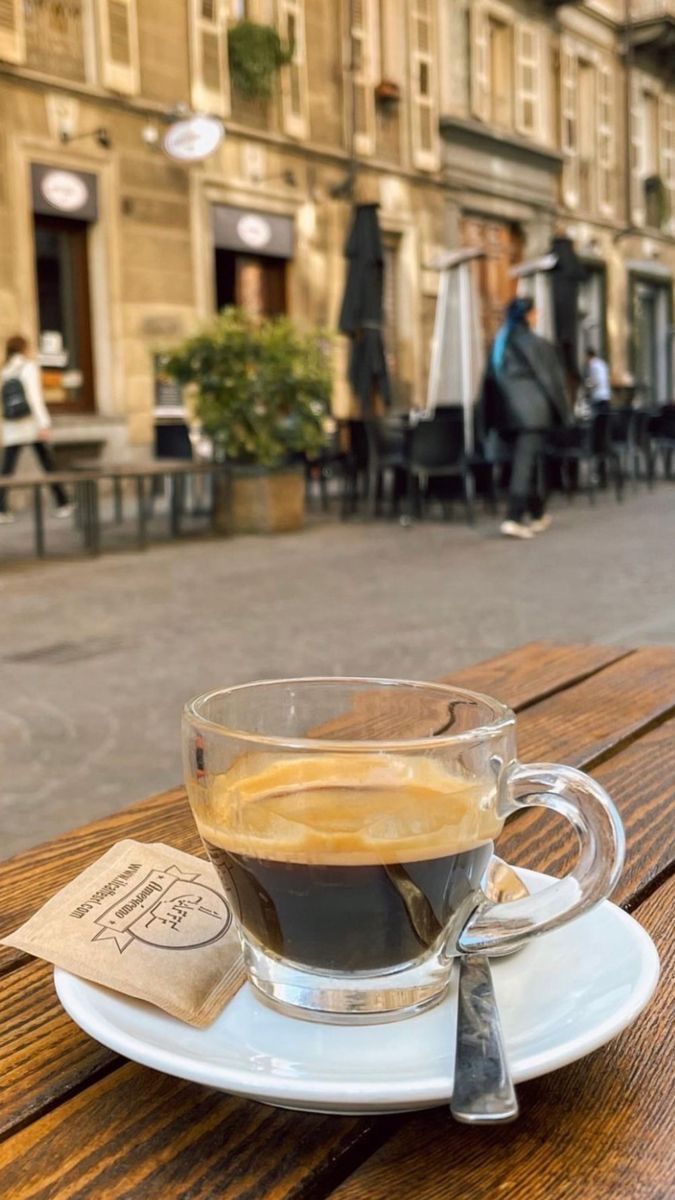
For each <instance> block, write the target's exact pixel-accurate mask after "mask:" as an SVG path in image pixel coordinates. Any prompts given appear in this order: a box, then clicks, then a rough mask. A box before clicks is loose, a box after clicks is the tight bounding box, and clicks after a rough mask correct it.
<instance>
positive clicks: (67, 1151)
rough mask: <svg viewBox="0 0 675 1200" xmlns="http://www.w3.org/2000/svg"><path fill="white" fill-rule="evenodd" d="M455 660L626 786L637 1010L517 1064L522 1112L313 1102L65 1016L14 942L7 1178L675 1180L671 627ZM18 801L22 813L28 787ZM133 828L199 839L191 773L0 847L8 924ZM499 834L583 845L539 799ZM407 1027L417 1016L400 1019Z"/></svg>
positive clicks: (500, 1185)
mask: <svg viewBox="0 0 675 1200" xmlns="http://www.w3.org/2000/svg"><path fill="white" fill-rule="evenodd" d="M452 680H453V682H456V683H458V684H461V685H464V686H467V687H475V688H477V689H478V690H481V691H486V692H489V693H492V694H493V695H495V696H497V697H499V698H500V699H501V700H504V701H506V702H507V703H509V704H510V705H512V706H513V707H514V708H515V709H516V710H517V711H518V713H519V714H520V715H519V721H518V724H519V752H520V756H521V757H522V758H523V759H524V760H525V761H528V760H529V761H537V760H542V759H550V760H554V761H555V760H558V761H560V762H567V763H571V764H573V765H575V766H578V767H582V768H583V769H585V770H587V771H590V772H591V773H592V774H593V775H594V776H595V778H596V779H598V780H599V781H600V782H601V783H602V784H603V785H604V786H605V787H606V788H607V789H608V791H609V792H610V793H611V795H612V796H613V797H614V799H615V801H616V803H617V805H618V807H619V809H620V812H621V815H622V817H623V820H624V824H625V827H626V835H627V844H628V852H627V858H626V866H625V869H624V873H623V877H622V879H621V881H620V883H619V885H618V888H617V890H616V892H615V895H614V899H615V901H616V903H618V904H620V905H621V906H622V907H623V908H624V909H626V910H627V911H628V912H630V913H632V914H633V915H634V916H635V917H636V918H637V920H638V921H639V922H640V923H641V924H642V925H643V926H644V927H645V928H646V929H647V930H648V931H649V932H650V934H651V935H652V937H653V938H654V940H655V942H656V944H657V946H658V948H659V952H660V954H661V959H662V978H661V982H660V984H659V987H658V989H657V992H656V995H655V997H654V999H653V1001H652V1003H651V1005H650V1006H649V1007H648V1008H647V1009H646V1011H645V1012H643V1013H642V1015H641V1016H640V1017H639V1018H638V1020H637V1022H636V1023H635V1024H634V1025H633V1026H632V1027H631V1028H630V1029H628V1030H626V1031H625V1032H624V1033H623V1034H621V1035H620V1036H619V1037H617V1038H616V1039H615V1040H614V1041H612V1042H610V1043H609V1044H608V1045H606V1046H603V1047H602V1048H601V1049H599V1050H597V1051H595V1053H593V1054H591V1055H590V1056H589V1057H587V1058H584V1059H581V1060H580V1061H579V1062H576V1063H573V1064H572V1065H570V1066H567V1067H565V1068H563V1069H561V1070H558V1071H556V1072H555V1073H553V1074H550V1075H547V1076H544V1077H543V1078H540V1079H535V1080H531V1081H530V1082H528V1083H524V1084H521V1085H519V1088H518V1093H519V1098H520V1104H521V1116H520V1119H519V1120H518V1121H517V1122H516V1123H514V1124H512V1125H507V1126H503V1127H501V1128H500V1127H491V1128H482V1129H477V1128H470V1127H467V1126H463V1125H457V1124H454V1123H453V1121H452V1119H451V1117H450V1115H449V1112H448V1109H447V1106H443V1107H440V1108H437V1109H433V1110H429V1111H423V1112H417V1113H415V1114H410V1115H406V1114H396V1115H390V1116H366V1117H359V1116H348V1117H334V1116H322V1115H308V1114H303V1113H300V1112H287V1111H284V1110H282V1109H274V1108H269V1107H265V1106H263V1105H261V1104H256V1103H254V1102H251V1101H244V1100H239V1099H237V1098H236V1097H234V1096H230V1095H227V1094H225V1093H223V1092H218V1091H215V1090H212V1089H210V1088H206V1087H201V1086H198V1085H196V1084H191V1083H186V1082H183V1081H182V1080H178V1079H174V1078H171V1077H170V1076H168V1075H163V1074H160V1073H158V1072H155V1071H152V1070H149V1069H147V1068H145V1067H142V1066H138V1065H137V1064H135V1063H133V1062H127V1061H125V1060H123V1059H121V1058H120V1057H119V1056H117V1055H116V1054H114V1053H112V1052H111V1051H110V1050H107V1049H106V1048H105V1047H104V1046H101V1045H98V1044H97V1043H96V1042H94V1041H92V1040H91V1039H90V1038H89V1037H87V1036H86V1035H85V1034H84V1033H83V1032H81V1030H80V1029H79V1028H78V1027H77V1026H76V1025H74V1024H73V1023H72V1022H71V1021H70V1019H69V1018H68V1017H67V1016H66V1014H65V1013H64V1012H63V1010H62V1009H61V1007H60V1005H59V1003H58V1001H57V999H56V996H55V993H54V988H53V984H52V971H51V967H49V966H48V965H47V964H46V963H42V962H38V961H34V960H31V959H29V958H28V957H27V956H25V955H24V954H22V953H20V952H18V951H16V950H13V949H9V948H7V947H0V970H1V971H2V975H1V976H0V985H1V987H2V992H1V994H0V1004H1V1011H2V1028H1V1032H0V1056H1V1059H2V1062H1V1067H2V1070H1V1073H0V1079H1V1080H2V1084H1V1086H2V1090H3V1099H2V1106H1V1112H0V1127H1V1128H2V1131H3V1138H4V1140H3V1141H2V1143H0V1195H1V1196H3V1197H7V1200H23V1198H26V1197H33V1198H35V1200H38V1198H39V1200H48V1198H52V1197H64V1198H65V1197H68V1198H70V1197H73V1198H74V1197H77V1200H89V1198H93V1197H96V1200H117V1198H119V1200H136V1198H138V1200H154V1198H155V1197H162V1198H163V1200H172V1198H174V1197H176V1198H185V1200H188V1198H189V1200H230V1198H231V1200H235V1198H236V1200H282V1198H284V1200H291V1198H292V1200H319V1198H324V1197H330V1200H385V1198H386V1200H390V1198H391V1197H394V1198H397V1197H401V1198H405V1200H432V1198H433V1200H441V1198H443V1200H511V1198H512V1197H513V1198H516V1197H517V1198H518V1200H520V1198H521V1197H522V1198H524V1200H667V1198H672V1197H673V1196H674V1195H675V1105H674V1104H673V1077H674V1073H673V1058H674V1055H673V1036H672V1016H673V1003H672V1002H673V979H672V960H673V957H674V945H673V938H672V915H671V914H672V912H673V902H674V901H675V879H674V878H673V873H672V867H673V837H672V834H673V811H674V806H673V794H674V790H675V648H672V649H671V648H669V647H665V646H651V647H644V648H640V649H626V648H620V647H618V646H597V645H594V646H593V645H589V646H584V645H567V646H563V645H555V644H552V643H538V644H532V645H528V646H523V647H522V648H521V649H518V650H514V651H511V652H509V653H507V654H504V655H502V656H500V657H499V658H495V659H492V660H491V661H489V662H484V663H481V664H479V665H478V666H475V667H473V668H467V669H464V670H461V671H458V672H455V673H454V674H453V676H452ZM159 751H160V747H158V752H159ZM8 817H9V814H7V815H6V818H5V819H8ZM14 817H15V819H16V820H17V821H20V819H21V812H20V811H19V810H18V808H17V811H16V812H15V814H14ZM123 837H132V838H137V839H139V840H141V841H157V840H161V841H163V842H168V843H169V844H171V845H174V846H178V847H180V848H181V849H183V850H187V851H190V852H192V853H195V854H199V853H201V849H200V844H199V840H198V838H197V834H196V832H195V829H194V826H193V824H192V820H191V817H190V813H189V810H188V806H187V802H186V798H185V793H184V791H183V789H182V788H180V787H177V788H175V789H174V790H173V791H170V792H166V793H164V794H163V795H159V796H153V797H151V798H150V799H148V800H144V801H141V802H140V803H137V804H134V805H133V806H132V807H130V808H126V809H124V810H123V811H121V812H118V813H116V814H114V815H113V816H111V817H108V818H107V819H105V820H100V821H96V822H93V823H92V824H91V825H87V826H85V827H84V828H82V829H79V830H76V831H74V832H73V833H69V834H65V835H63V836H62V837H60V838H57V839H56V840H55V841H52V842H48V843H47V844H45V845H43V846H39V847H37V848H36V849H34V850H30V851H28V852H26V853H23V854H19V855H17V856H16V857H15V858H13V859H11V860H9V861H8V862H6V863H4V864H2V865H1V867H0V913H1V918H0V921H1V925H0V928H1V929H2V930H4V931H5V932H8V931H9V930H11V929H14V928H16V926H17V925H18V924H19V923H20V922H22V921H23V920H25V919H26V918H27V917H28V916H29V915H30V914H31V913H32V912H34V911H35V909H36V908H37V907H38V906H39V905H40V904H41V903H42V902H43V901H44V900H45V899H46V898H47V897H48V896H50V895H52V894H53V892H55V891H56V890H57V889H58V888H59V887H61V886H62V885H63V884H65V883H66V882H67V881H68V880H69V879H71V878H72V877H73V876H74V875H75V874H77V873H78V872H79V871H81V870H82V869H83V868H84V867H85V866H87V864H88V863H90V862H91V861H92V860H93V859H95V858H97V857H98V856H99V855H100V854H102V853H103V852H104V851H105V850H106V849H107V848H108V847H109V846H110V845H111V844H112V843H114V842H116V841H118V840H119V839H120V838H123ZM499 849H500V852H501V854H502V855H503V856H504V857H505V858H507V859H508V860H510V861H512V862H517V863H520V864H523V865H526V866H530V867H535V868H538V869H539V870H544V871H550V872H551V873H553V874H559V873H561V871H562V870H563V868H564V866H565V864H566V862H567V860H568V856H569V854H570V850H571V849H572V847H571V842H570V839H569V836H568V833H567V831H566V829H565V828H564V826H563V823H562V822H560V823H559V822H557V821H556V820H555V819H553V818H551V817H550V816H548V815H547V814H540V813H534V814H533V813H531V812H530V813H524V814H522V815H518V816H517V817H516V818H514V820H513V822H512V823H510V824H509V826H508V828H507V831H506V832H505V834H504V835H503V837H502V838H501V839H500V843H499ZM669 1013H670V1020H669V1018H668V1014H669ZM400 1032H401V1037H405V1023H402V1025H401V1031H400Z"/></svg>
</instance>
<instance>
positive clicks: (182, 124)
mask: <svg viewBox="0 0 675 1200" xmlns="http://www.w3.org/2000/svg"><path fill="white" fill-rule="evenodd" d="M224 137H225V129H224V128H223V123H222V121H219V120H218V119H217V117H201V116H194V117H185V118H184V119H183V120H180V121H174V122H173V124H171V125H169V128H168V129H167V131H166V133H165V134H164V138H163V140H162V145H163V147H164V153H165V154H168V156H169V158H173V159H174V161H175V162H181V163H193V162H202V160H203V159H205V158H208V157H209V155H210V154H213V152H214V151H215V150H217V149H218V147H219V145H220V143H221V142H222V140H223V138H224Z"/></svg>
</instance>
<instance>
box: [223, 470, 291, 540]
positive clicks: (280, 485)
mask: <svg viewBox="0 0 675 1200" xmlns="http://www.w3.org/2000/svg"><path fill="white" fill-rule="evenodd" d="M304 523H305V472H304V468H303V467H278V468H276V469H270V468H267V467H244V466H241V467H239V466H233V467H231V469H230V470H229V471H228V473H227V476H223V477H222V478H221V479H220V481H219V483H218V486H217V489H216V495H215V513H214V527H215V529H216V531H217V532H218V533H224V534H231V533H288V532H290V531H292V530H294V529H302V526H303V525H304Z"/></svg>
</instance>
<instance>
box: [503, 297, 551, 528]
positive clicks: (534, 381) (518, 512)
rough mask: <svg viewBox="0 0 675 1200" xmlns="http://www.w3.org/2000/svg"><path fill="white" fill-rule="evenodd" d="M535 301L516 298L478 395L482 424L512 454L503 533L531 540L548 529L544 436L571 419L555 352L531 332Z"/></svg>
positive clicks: (547, 343)
mask: <svg viewBox="0 0 675 1200" xmlns="http://www.w3.org/2000/svg"><path fill="white" fill-rule="evenodd" d="M535 317H536V313H535V308H534V303H533V301H532V300H530V299H529V298H527V297H520V296H519V297H517V298H516V299H515V300H512V301H511V302H510V304H509V305H508V307H507V309H506V313H505V320H504V324H503V325H502V326H501V328H500V329H499V330H498V331H497V334H496V336H495V339H494V342H493V343H492V346H491V347H490V351H489V354H488V362H487V368H486V371H485V376H484V379H483V389H482V396H481V424H482V426H483V431H484V433H486V434H489V433H491V432H494V433H496V434H497V435H498V436H499V438H500V439H501V441H502V442H504V443H505V444H506V445H507V446H508V447H509V449H510V453H511V464H512V465H511V482H510V485H509V498H508V510H507V514H506V519H505V520H504V521H503V522H502V524H501V525H500V532H501V533H502V534H503V535H504V537H513V538H523V539H526V538H532V537H533V536H534V534H535V533H543V532H544V531H545V530H546V529H548V528H549V527H550V524H551V518H550V516H549V515H548V514H547V512H546V484H545V473H544V464H543V453H544V448H545V444H546V439H547V437H548V436H549V435H550V434H551V433H552V431H553V430H554V429H556V428H560V427H563V426H566V425H568V424H569V423H570V414H569V410H568V404H567V397H566V394H565V378H564V375H563V370H562V365H561V363H560V359H559V357H558V353H557V350H556V348H555V346H553V345H552V343H551V342H548V341H546V339H545V338H542V337H539V336H538V335H537V334H536V333H534V331H533V329H532V328H531V325H533V324H534V321H535Z"/></svg>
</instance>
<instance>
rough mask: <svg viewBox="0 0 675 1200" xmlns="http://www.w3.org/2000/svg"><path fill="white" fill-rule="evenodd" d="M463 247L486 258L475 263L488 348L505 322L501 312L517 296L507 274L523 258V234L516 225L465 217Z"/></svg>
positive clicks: (514, 283) (513, 282) (512, 281)
mask: <svg viewBox="0 0 675 1200" xmlns="http://www.w3.org/2000/svg"><path fill="white" fill-rule="evenodd" d="M462 245H463V246H471V247H477V248H478V249H480V250H483V251H484V253H485V256H486V257H485V258H479V259H477V260H476V262H475V264H474V268H473V269H474V272H475V277H476V283H477V286H478V294H479V296H480V300H481V308H482V314H483V318H482V320H483V335H484V339H485V345H486V347H487V345H489V343H490V342H491V341H492V338H493V337H494V335H495V333H496V332H497V330H498V329H499V326H500V325H501V323H502V321H503V319H504V309H505V307H506V305H507V304H508V302H509V300H511V299H512V298H513V297H514V296H515V294H516V280H515V279H512V278H511V276H510V274H509V272H510V269H511V267H512V266H514V265H515V264H516V263H518V262H520V261H521V259H522V256H523V235H522V233H521V231H520V228H519V227H518V226H517V225H513V224H511V223H508V222H506V221H493V220H491V219H490V218H488V217H479V216H467V217H464V218H463V220H462Z"/></svg>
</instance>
